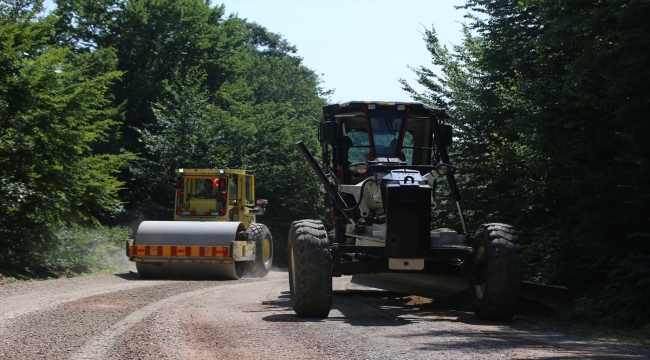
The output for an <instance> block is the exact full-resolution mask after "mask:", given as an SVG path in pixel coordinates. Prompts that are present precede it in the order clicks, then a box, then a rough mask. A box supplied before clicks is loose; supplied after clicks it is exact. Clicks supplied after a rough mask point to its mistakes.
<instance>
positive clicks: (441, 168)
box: [436, 164, 456, 175]
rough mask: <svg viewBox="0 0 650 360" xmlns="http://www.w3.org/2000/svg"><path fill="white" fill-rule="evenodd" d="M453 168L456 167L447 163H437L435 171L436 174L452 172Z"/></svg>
mask: <svg viewBox="0 0 650 360" xmlns="http://www.w3.org/2000/svg"><path fill="white" fill-rule="evenodd" d="M455 170H456V168H454V167H453V166H451V165H447V164H438V165H437V166H436V172H437V173H438V175H447V174H453V173H454V171H455Z"/></svg>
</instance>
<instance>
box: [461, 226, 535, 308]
mask: <svg viewBox="0 0 650 360" xmlns="http://www.w3.org/2000/svg"><path fill="white" fill-rule="evenodd" d="M472 246H473V248H474V269H475V271H474V275H473V276H471V277H470V280H469V290H470V298H471V300H472V305H473V306H474V313H475V314H476V316H478V317H479V318H483V319H492V320H506V319H510V318H512V316H513V315H514V314H515V308H516V305H517V302H518V300H519V284H520V283H521V278H522V272H523V270H522V266H521V255H520V254H519V252H520V247H519V238H518V237H517V232H516V231H515V229H514V228H513V227H512V226H510V225H506V224H483V225H481V226H479V228H478V230H477V231H476V237H475V238H474V243H473V244H472Z"/></svg>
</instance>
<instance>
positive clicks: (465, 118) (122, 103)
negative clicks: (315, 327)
mask: <svg viewBox="0 0 650 360" xmlns="http://www.w3.org/2000/svg"><path fill="white" fill-rule="evenodd" d="M42 4H43V2H42V1H41V0H3V1H0V49H1V51H0V67H1V69H2V70H1V72H0V273H4V274H9V275H12V274H13V275H15V276H16V277H18V278H20V277H25V278H30V277H38V276H45V277H48V276H60V275H71V274H80V273H86V272H92V271H104V270H107V269H117V268H119V267H120V266H123V264H121V263H120V261H119V260H116V261H113V259H120V258H121V256H122V255H121V254H122V253H123V251H124V240H125V239H127V238H128V237H129V236H131V233H132V232H133V231H134V230H135V228H136V226H137V224H139V222H140V221H142V220H144V219H147V220H155V219H169V218H170V217H171V213H172V211H171V209H172V204H173V198H172V194H173V191H172V189H173V182H174V178H173V169H175V168H183V167H185V168H220V167H229V168H244V169H249V170H252V171H253V172H254V174H255V175H256V190H257V197H258V198H266V199H268V200H269V207H268V212H267V215H265V216H264V217H261V218H260V221H261V222H263V223H265V224H266V225H267V226H269V228H270V229H271V232H272V234H273V237H274V241H275V246H276V254H279V256H278V257H277V261H278V262H279V263H282V258H281V257H282V255H284V254H285V246H286V245H285V244H286V236H287V230H288V228H289V225H290V223H291V221H293V220H296V219H303V218H321V217H322V216H324V214H323V212H322V196H321V195H320V193H319V192H318V190H317V189H318V184H317V180H316V178H315V176H313V174H312V173H311V170H310V169H309V167H308V166H307V165H306V164H305V162H304V161H303V160H302V158H301V156H300V155H299V154H298V153H297V152H296V151H295V150H294V148H293V143H294V142H295V141H297V140H303V141H305V143H306V144H307V146H308V147H309V148H310V149H317V148H318V146H317V143H316V142H317V139H316V136H317V126H316V125H317V124H318V122H319V119H320V116H321V108H322V106H323V105H324V104H326V103H327V97H328V95H329V92H328V91H327V90H326V89H323V88H322V87H321V85H320V79H319V78H318V76H317V74H316V73H315V72H314V70H312V69H309V68H307V67H305V66H304V65H303V64H302V59H301V58H300V57H298V56H296V55H295V53H296V48H295V47H294V46H292V45H291V44H290V43H289V42H288V41H287V40H285V39H283V38H282V37H281V36H279V35H278V34H274V33H272V32H270V31H268V30H267V29H265V28H264V27H263V26H262V25H260V24H256V23H253V22H249V21H248V20H245V19H241V18H238V17H236V16H227V15H226V13H227V12H226V10H227V9H225V8H224V7H223V6H211V5H210V2H209V1H204V0H182V1H173V0H140V1H132V0H109V1H101V2H98V1H96V0H57V1H56V4H57V9H56V10H55V11H54V12H53V13H51V14H45V13H44V12H43V8H42ZM458 11H467V12H468V13H469V14H470V15H468V17H467V23H466V26H465V38H464V41H463V42H462V43H461V44H454V45H453V46H450V47H448V46H445V45H443V44H440V42H439V41H438V39H437V36H436V32H435V29H434V27H430V28H426V29H424V32H423V35H424V42H425V43H424V46H426V47H427V49H428V50H429V51H430V52H431V57H432V64H431V66H430V67H427V66H423V67H413V70H414V72H415V74H416V75H417V77H418V80H417V81H418V82H419V83H420V84H422V85H424V86H425V88H426V91H425V92H424V93H418V92H416V91H415V90H413V87H412V86H411V85H410V84H409V83H408V82H407V81H405V80H402V81H401V85H402V87H403V88H404V89H405V90H407V91H409V92H410V93H411V94H412V96H413V98H414V99H415V100H418V101H422V102H424V103H427V104H430V105H432V106H435V107H439V108H445V109H448V110H449V112H450V114H451V115H452V118H451V119H450V122H451V123H452V125H453V126H454V129H455V130H454V131H455V136H456V139H455V143H454V145H453V147H452V148H451V149H450V154H451V156H452V159H453V160H455V161H456V162H457V166H458V169H459V176H458V181H459V185H460V187H461V193H462V195H463V202H464V207H465V209H467V218H468V219H469V220H470V221H471V222H472V224H471V227H472V228H476V227H477V226H478V225H479V224H480V223H485V222H499V221H500V222H506V223H511V224H513V225H514V226H515V227H516V228H517V229H518V230H519V233H520V237H521V238H522V241H523V242H524V248H525V249H524V256H525V260H524V264H525V266H526V277H527V278H528V279H529V280H534V281H539V282H543V283H548V284H560V285H566V286H568V287H569V288H570V289H571V290H572V291H573V292H574V293H575V295H576V296H577V298H578V303H579V304H580V307H579V311H580V314H579V316H584V317H585V318H588V319H591V320H589V321H592V320H593V321H596V322H597V323H600V324H604V326H610V325H611V326H619V327H625V326H628V327H630V328H632V329H635V330H634V331H639V333H642V332H643V331H644V330H643V329H647V328H648V326H650V325H649V324H650V308H649V307H648V306H647V304H648V303H650V290H649V289H650V242H649V241H650V222H649V221H648V219H647V214H649V213H650V181H648V179H650V168H649V164H648V160H649V159H650V142H648V141H647V138H648V137H649V135H650V121H648V115H647V114H649V113H650V111H649V110H650V103H649V102H648V99H650V73H649V72H650V68H649V67H648V66H647V64H648V63H650V28H649V27H650V23H648V22H647V21H646V19H647V18H648V15H649V13H650V5H648V4H647V3H646V2H643V1H632V0H628V1H623V0H610V1H545V0H525V1H516V0H489V1H488V0H468V1H467V3H466V5H465V6H464V7H462V9H459V10H458ZM471 14H474V15H471ZM435 21H436V19H435V18H432V19H431V22H432V23H434V24H435ZM386 86H391V84H387V85H386ZM453 212H454V208H453V207H452V206H445V204H444V202H443V203H442V204H440V206H439V207H438V209H437V210H436V217H435V218H436V219H442V220H441V222H442V223H440V222H438V223H436V226H438V227H440V226H449V227H456V228H459V227H460V225H459V224H454V221H456V220H455V219H456V217H455V215H454V214H453Z"/></svg>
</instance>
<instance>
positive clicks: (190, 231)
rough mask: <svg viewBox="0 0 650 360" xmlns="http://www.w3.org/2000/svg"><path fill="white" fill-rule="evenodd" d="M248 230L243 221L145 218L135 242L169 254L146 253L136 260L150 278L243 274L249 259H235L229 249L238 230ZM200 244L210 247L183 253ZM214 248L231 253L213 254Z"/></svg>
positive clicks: (220, 277) (226, 277) (223, 277)
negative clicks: (140, 260) (200, 252)
mask: <svg viewBox="0 0 650 360" xmlns="http://www.w3.org/2000/svg"><path fill="white" fill-rule="evenodd" d="M245 231H246V227H245V226H244V224H242V223H240V222H195V221H144V222H142V223H141V224H140V226H139V227H138V231H137V234H136V238H135V242H134V245H136V246H138V247H140V248H141V247H146V248H147V250H148V251H152V252H153V250H150V249H155V250H157V251H161V250H162V249H164V250H165V252H166V254H165V255H162V256H161V254H159V253H157V252H156V255H158V257H143V258H144V261H143V262H136V268H137V269H138V273H139V274H140V276H141V277H142V278H149V279H197V280H198V279H218V280H236V279H239V278H241V277H242V276H243V275H244V272H245V268H246V262H242V261H233V260H232V256H233V254H232V253H228V249H229V248H230V246H231V243H232V242H233V241H235V239H236V237H237V234H239V233H241V232H245ZM226 247H227V248H228V249H226ZM197 248H199V249H201V250H202V251H204V250H203V249H207V252H208V253H206V254H203V253H202V254H200V255H199V256H190V255H191V254H185V253H184V252H185V251H186V250H187V251H188V252H189V251H191V249H194V250H196V249H197ZM170 249H171V250H172V251H173V252H174V254H171V253H170ZM177 251H178V252H181V251H183V254H182V255H184V256H177V255H178V254H176V252H177ZM215 251H223V252H224V253H227V255H228V256H225V257H224V256H221V257H220V258H211V257H210V255H215V254H213V252H215ZM211 252H212V253H211ZM167 255H168V256H167ZM195 255H198V254H195ZM201 255H203V256H201ZM222 255H223V253H222Z"/></svg>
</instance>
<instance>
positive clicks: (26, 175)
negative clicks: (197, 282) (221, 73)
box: [0, 1, 130, 266]
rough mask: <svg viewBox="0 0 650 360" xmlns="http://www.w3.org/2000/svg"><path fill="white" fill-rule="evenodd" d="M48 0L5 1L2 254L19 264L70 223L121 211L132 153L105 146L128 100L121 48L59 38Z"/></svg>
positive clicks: (0, 16) (0, 97)
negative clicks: (117, 92)
mask: <svg viewBox="0 0 650 360" xmlns="http://www.w3.org/2000/svg"><path fill="white" fill-rule="evenodd" d="M41 10H42V2H41V1H35V2H29V1H12V2H5V4H3V6H2V7H0V23H2V26H1V27H0V44H2V51H1V52H0V64H2V68H3V71H2V73H0V122H1V124H0V259H2V260H3V261H6V263H7V264H10V265H14V266H18V265H20V264H22V263H24V262H25V261H29V258H30V256H31V255H30V252H31V249H32V246H42V245H45V244H47V243H48V242H50V241H52V239H53V238H54V234H53V229H55V228H58V227H59V226H60V224H62V223H64V222H65V223H72V222H92V221H95V216H96V215H99V214H108V213H113V212H116V211H119V210H120V209H121V202H120V200H119V199H118V197H117V191H118V190H119V189H120V188H121V187H122V182H120V181H118V180H117V179H116V178H115V174H116V172H118V171H119V170H120V169H121V168H122V167H123V166H124V164H125V163H126V162H127V161H128V160H129V158H130V156H129V155H128V154H116V155H111V154H102V153H97V152H95V151H94V150H93V146H95V145H96V144H98V143H101V142H102V141H105V140H107V136H106V135H107V133H108V132H109V131H110V129H111V128H113V127H114V126H115V125H117V124H118V121H119V120H120V116H119V114H120V109H119V108H118V107H113V106H111V101H112V98H111V96H110V95H109V94H107V90H108V88H109V87H110V86H111V85H112V84H113V83H114V82H115V81H116V80H117V79H119V77H120V75H121V73H120V72H118V71H114V70H113V69H114V66H115V62H116V58H115V56H114V53H113V52H112V51H110V50H109V49H107V50H98V51H95V52H93V53H84V54H76V53H74V52H73V51H72V50H71V49H69V48H67V47H65V46H59V45H54V44H53V41H52V40H53V37H52V36H53V34H54V26H53V24H54V22H55V18H54V17H52V16H47V17H42V16H39V15H38V14H39V12H40V11H41Z"/></svg>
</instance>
